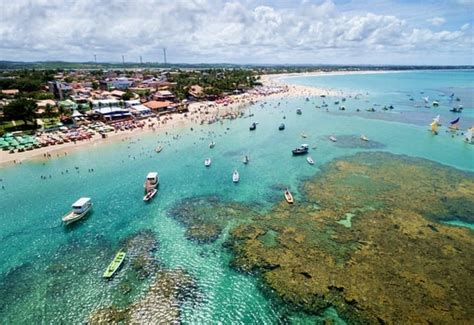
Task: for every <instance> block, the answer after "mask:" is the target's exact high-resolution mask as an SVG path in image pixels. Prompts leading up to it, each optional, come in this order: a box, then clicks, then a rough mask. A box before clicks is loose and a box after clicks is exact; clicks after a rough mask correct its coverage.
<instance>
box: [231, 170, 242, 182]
mask: <svg viewBox="0 0 474 325" xmlns="http://www.w3.org/2000/svg"><path fill="white" fill-rule="evenodd" d="M239 180H240V175H239V172H238V171H237V170H234V172H233V173H232V182H234V183H238V182H239Z"/></svg>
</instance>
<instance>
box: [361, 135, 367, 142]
mask: <svg viewBox="0 0 474 325" xmlns="http://www.w3.org/2000/svg"><path fill="white" fill-rule="evenodd" d="M360 139H361V140H362V141H369V138H367V137H366V136H365V135H363V134H362V135H361V136H360Z"/></svg>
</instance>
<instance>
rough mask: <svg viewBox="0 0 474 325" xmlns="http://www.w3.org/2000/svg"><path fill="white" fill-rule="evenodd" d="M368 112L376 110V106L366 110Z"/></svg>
mask: <svg viewBox="0 0 474 325" xmlns="http://www.w3.org/2000/svg"><path fill="white" fill-rule="evenodd" d="M366 111H367V112H375V108H373V107H371V108H369V109H367V110H366Z"/></svg>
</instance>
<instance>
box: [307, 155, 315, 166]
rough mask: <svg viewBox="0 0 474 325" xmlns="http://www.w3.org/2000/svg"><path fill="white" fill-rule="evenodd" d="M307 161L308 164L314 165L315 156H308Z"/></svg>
mask: <svg viewBox="0 0 474 325" xmlns="http://www.w3.org/2000/svg"><path fill="white" fill-rule="evenodd" d="M306 161H307V162H308V164H310V165H314V160H313V158H311V157H307V158H306Z"/></svg>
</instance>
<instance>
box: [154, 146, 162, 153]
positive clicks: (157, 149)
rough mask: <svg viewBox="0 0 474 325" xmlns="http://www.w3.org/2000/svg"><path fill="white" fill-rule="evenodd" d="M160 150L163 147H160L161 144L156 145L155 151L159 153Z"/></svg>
mask: <svg viewBox="0 0 474 325" xmlns="http://www.w3.org/2000/svg"><path fill="white" fill-rule="evenodd" d="M161 150H163V147H162V146H158V147H156V148H155V152H156V153H160V152H161Z"/></svg>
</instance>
